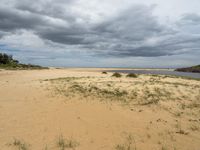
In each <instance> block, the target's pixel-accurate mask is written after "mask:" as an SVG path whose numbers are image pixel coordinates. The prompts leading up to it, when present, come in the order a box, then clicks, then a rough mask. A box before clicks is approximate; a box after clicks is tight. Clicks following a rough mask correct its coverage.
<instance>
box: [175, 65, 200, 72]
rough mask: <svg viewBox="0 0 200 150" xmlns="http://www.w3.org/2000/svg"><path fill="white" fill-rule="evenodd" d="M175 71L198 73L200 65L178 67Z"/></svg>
mask: <svg viewBox="0 0 200 150" xmlns="http://www.w3.org/2000/svg"><path fill="white" fill-rule="evenodd" d="M175 71H180V72H194V73H200V65H197V66H193V67H188V68H178V69H176V70H175Z"/></svg>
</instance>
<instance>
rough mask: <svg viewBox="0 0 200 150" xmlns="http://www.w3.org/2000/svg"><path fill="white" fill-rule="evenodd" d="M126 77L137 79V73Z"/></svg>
mask: <svg viewBox="0 0 200 150" xmlns="http://www.w3.org/2000/svg"><path fill="white" fill-rule="evenodd" d="M126 77H129V78H137V75H136V74H135V73H129V74H127V76H126Z"/></svg>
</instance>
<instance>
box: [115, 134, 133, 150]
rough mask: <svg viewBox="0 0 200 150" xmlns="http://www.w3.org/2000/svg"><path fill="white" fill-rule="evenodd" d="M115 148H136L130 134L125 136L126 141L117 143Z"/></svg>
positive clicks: (118, 149)
mask: <svg viewBox="0 0 200 150" xmlns="http://www.w3.org/2000/svg"><path fill="white" fill-rule="evenodd" d="M115 149H116V150H136V143H135V139H134V137H133V136H132V135H129V136H128V137H127V138H126V141H125V143H124V144H118V145H117V146H116V147H115Z"/></svg>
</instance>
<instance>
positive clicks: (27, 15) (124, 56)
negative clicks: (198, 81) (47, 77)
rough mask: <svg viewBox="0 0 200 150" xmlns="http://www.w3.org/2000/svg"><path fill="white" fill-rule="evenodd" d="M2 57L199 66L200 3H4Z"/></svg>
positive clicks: (50, 62)
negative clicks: (10, 55) (8, 55)
mask: <svg viewBox="0 0 200 150" xmlns="http://www.w3.org/2000/svg"><path fill="white" fill-rule="evenodd" d="M0 52H3V53H8V54H12V55H13V56H14V58H15V59H18V60H19V61H20V62H22V63H32V64H38V65H43V66H57V67H136V68H138V67H139V68H149V67H151V68H152V67H153V68H176V67H183V66H192V65H197V64H200V1H199V0H123V1H122V0H34V1H31V0H0Z"/></svg>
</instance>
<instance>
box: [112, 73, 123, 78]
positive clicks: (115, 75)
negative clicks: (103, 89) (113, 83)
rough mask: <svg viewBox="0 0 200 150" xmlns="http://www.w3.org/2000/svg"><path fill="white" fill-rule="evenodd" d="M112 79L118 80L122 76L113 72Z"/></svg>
mask: <svg viewBox="0 0 200 150" xmlns="http://www.w3.org/2000/svg"><path fill="white" fill-rule="evenodd" d="M112 77H116V78H120V77H122V75H121V74H120V73H117V72H115V73H113V75H112Z"/></svg>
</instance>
